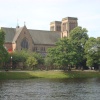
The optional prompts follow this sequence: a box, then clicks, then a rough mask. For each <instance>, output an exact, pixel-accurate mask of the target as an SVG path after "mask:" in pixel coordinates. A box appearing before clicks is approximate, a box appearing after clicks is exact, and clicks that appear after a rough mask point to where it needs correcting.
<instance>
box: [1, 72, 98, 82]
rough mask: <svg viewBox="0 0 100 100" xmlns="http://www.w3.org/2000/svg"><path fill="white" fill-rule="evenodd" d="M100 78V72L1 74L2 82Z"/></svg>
mask: <svg viewBox="0 0 100 100" xmlns="http://www.w3.org/2000/svg"><path fill="white" fill-rule="evenodd" d="M95 77H97V78H100V72H85V71H71V72H64V71H23V72H20V71H19V72H16V71H15V72H13V71H12V72H11V71H8V72H0V80H7V79H8V80H9V79H34V78H60V79H63V78H95Z"/></svg>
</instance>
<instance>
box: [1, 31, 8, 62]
mask: <svg viewBox="0 0 100 100" xmlns="http://www.w3.org/2000/svg"><path fill="white" fill-rule="evenodd" d="M4 42H5V33H4V32H3V31H2V30H0V62H1V63H2V62H6V61H7V60H8V52H7V50H6V49H5V47H4Z"/></svg>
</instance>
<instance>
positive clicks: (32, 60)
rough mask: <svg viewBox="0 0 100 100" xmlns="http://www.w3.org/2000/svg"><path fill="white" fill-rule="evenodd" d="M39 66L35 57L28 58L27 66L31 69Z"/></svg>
mask: <svg viewBox="0 0 100 100" xmlns="http://www.w3.org/2000/svg"><path fill="white" fill-rule="evenodd" d="M37 64H38V62H37V60H36V59H35V58H34V57H28V59H27V60H26V65H27V66H28V67H29V68H31V69H33V68H34V66H35V65H37Z"/></svg>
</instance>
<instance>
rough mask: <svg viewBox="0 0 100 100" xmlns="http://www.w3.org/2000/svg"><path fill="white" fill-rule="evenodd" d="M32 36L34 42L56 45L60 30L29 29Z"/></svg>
mask: <svg viewBox="0 0 100 100" xmlns="http://www.w3.org/2000/svg"><path fill="white" fill-rule="evenodd" d="M28 31H29V33H30V34H31V36H32V39H33V41H34V44H52V45H54V44H55V43H56V42H57V40H58V39H59V38H60V32H56V31H43V30H30V29H29V30H28Z"/></svg>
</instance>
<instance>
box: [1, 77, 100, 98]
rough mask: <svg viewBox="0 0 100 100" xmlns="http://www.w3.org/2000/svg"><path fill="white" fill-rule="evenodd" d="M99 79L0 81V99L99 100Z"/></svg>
mask: <svg viewBox="0 0 100 100" xmlns="http://www.w3.org/2000/svg"><path fill="white" fill-rule="evenodd" d="M99 94H100V79H96V78H91V79H63V80H61V79H60V80H58V79H56V80H55V79H34V80H8V81H0V100H100V98H99Z"/></svg>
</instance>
